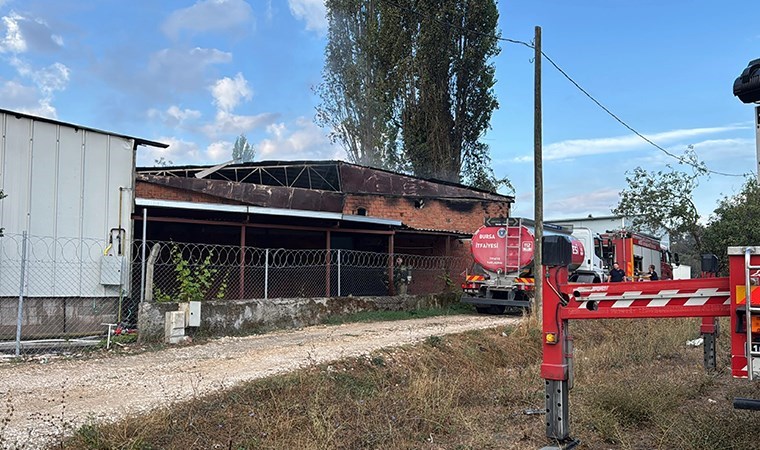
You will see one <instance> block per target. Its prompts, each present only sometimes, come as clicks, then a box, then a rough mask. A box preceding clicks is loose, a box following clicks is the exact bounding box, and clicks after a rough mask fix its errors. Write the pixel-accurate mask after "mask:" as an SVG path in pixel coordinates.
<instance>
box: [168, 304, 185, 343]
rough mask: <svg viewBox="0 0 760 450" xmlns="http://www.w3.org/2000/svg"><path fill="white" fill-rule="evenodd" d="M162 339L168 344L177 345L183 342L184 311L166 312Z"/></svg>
mask: <svg viewBox="0 0 760 450" xmlns="http://www.w3.org/2000/svg"><path fill="white" fill-rule="evenodd" d="M164 339H165V341H166V342H167V343H168V344H179V343H180V342H183V341H184V340H185V312H184V311H167V313H166V320H165V322H164Z"/></svg>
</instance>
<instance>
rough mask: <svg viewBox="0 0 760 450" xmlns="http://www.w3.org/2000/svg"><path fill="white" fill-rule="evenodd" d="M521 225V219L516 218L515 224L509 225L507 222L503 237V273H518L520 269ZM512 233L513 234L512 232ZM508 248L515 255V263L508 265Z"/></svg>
mask: <svg viewBox="0 0 760 450" xmlns="http://www.w3.org/2000/svg"><path fill="white" fill-rule="evenodd" d="M522 226H523V221H522V219H520V220H518V222H517V225H516V226H515V225H509V224H507V226H506V229H505V230H504V231H506V233H507V235H506V236H505V237H504V273H505V274H508V273H515V274H517V275H519V273H520V269H522V267H520V261H522ZM512 233H514V235H513V234H512ZM510 250H512V251H514V255H515V258H516V260H515V264H514V265H510V264H509V252H510Z"/></svg>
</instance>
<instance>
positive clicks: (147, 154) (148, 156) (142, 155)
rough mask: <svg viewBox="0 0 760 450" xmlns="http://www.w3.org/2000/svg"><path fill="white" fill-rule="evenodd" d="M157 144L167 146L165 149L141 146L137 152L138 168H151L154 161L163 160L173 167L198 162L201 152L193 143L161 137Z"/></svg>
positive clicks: (175, 138)
mask: <svg viewBox="0 0 760 450" xmlns="http://www.w3.org/2000/svg"><path fill="white" fill-rule="evenodd" d="M156 140H157V141H158V142H163V143H165V144H169V147H167V148H158V147H147V146H142V147H139V148H138V151H137V165H138V166H152V165H154V163H155V161H156V160H159V159H161V158H164V160H165V161H167V162H168V161H171V162H172V163H173V164H175V165H180V164H189V163H194V162H196V161H198V159H199V157H200V155H201V151H200V150H199V149H198V145H197V144H196V143H195V142H189V141H185V140H182V139H181V138H177V137H173V136H172V137H170V136H162V137H160V138H158V139H156Z"/></svg>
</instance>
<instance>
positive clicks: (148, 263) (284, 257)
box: [132, 242, 468, 301]
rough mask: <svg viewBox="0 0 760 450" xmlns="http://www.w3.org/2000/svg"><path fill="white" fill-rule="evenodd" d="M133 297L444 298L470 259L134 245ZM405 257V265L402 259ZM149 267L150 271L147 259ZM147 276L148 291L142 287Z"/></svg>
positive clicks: (148, 243) (181, 298)
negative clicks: (400, 293)
mask: <svg viewBox="0 0 760 450" xmlns="http://www.w3.org/2000/svg"><path fill="white" fill-rule="evenodd" d="M133 254H134V255H135V258H134V264H133V265H132V273H133V277H132V279H133V286H132V292H138V291H139V292H142V291H143V290H144V291H145V292H144V294H143V295H144V297H145V298H147V299H149V300H158V301H176V300H183V301H185V300H205V299H268V298H308V297H335V296H339V297H340V296H370V295H375V296H382V295H391V294H392V293H395V292H396V291H397V290H398V286H397V285H398V283H399V282H402V281H403V280H399V277H398V276H397V275H398V272H399V271H401V269H402V268H403V269H406V272H405V273H409V274H410V275H411V281H408V280H407V284H408V290H407V293H408V294H431V293H438V292H443V291H445V290H447V289H451V288H452V287H454V286H459V284H460V283H461V281H462V278H463V273H464V271H465V268H466V265H467V263H468V261H467V260H466V259H465V258H456V257H445V256H420V255H405V254H396V255H390V254H388V253H374V252H364V251H356V250H291V249H262V248H251V247H238V246H224V245H200V244H187V243H173V242H146V243H145V257H144V259H143V256H142V255H143V248H142V243H141V242H136V243H135V248H134V250H133ZM399 257H400V258H401V262H400V263H399V262H398V261H397V259H398V258H399ZM143 260H144V261H145V264H144V266H145V267H144V269H143V267H142V266H143V264H142V261H143ZM143 271H144V272H145V285H144V286H143V285H140V284H139V282H140V280H142V273H143Z"/></svg>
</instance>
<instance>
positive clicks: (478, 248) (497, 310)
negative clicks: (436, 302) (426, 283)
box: [461, 217, 606, 314]
mask: <svg viewBox="0 0 760 450" xmlns="http://www.w3.org/2000/svg"><path fill="white" fill-rule="evenodd" d="M534 227H535V222H534V221H532V220H530V219H524V218H516V217H508V218H505V219H500V220H493V219H489V220H488V221H487V222H486V225H484V226H482V227H480V228H479V229H478V231H476V232H475V234H474V235H473V236H472V241H471V244H470V249H471V252H472V256H473V260H474V262H475V264H476V267H478V268H479V269H478V270H477V271H476V272H478V273H473V274H468V275H467V280H466V281H465V284H464V285H463V286H462V287H463V288H464V289H463V291H464V293H463V295H462V299H461V301H462V302H464V303H469V304H472V305H474V306H475V308H476V309H477V311H478V312H479V313H483V314H502V313H504V311H505V310H506V308H507V307H519V308H530V306H531V301H532V298H533V253H534V245H535V237H534ZM550 234H562V235H565V236H567V237H568V238H569V239H570V243H571V244H572V255H573V257H572V263H571V265H570V267H569V269H570V273H571V275H570V281H573V282H579V283H599V282H602V281H604V280H605V278H606V276H605V271H604V265H603V262H602V259H601V256H602V252H601V250H602V249H601V243H602V242H601V240H600V239H599V237H598V236H597V235H595V234H594V233H593V232H592V231H591V230H590V229H588V228H585V227H569V226H561V225H553V224H549V223H545V224H544V235H550Z"/></svg>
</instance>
